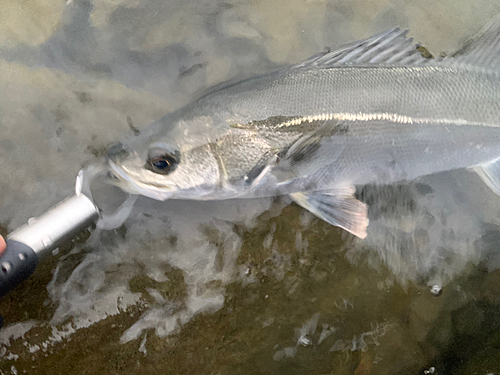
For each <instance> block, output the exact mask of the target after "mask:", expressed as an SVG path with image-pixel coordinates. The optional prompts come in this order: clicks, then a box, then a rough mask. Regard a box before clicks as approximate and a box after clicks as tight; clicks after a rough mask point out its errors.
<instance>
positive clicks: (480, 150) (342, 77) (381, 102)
mask: <svg viewBox="0 0 500 375" xmlns="http://www.w3.org/2000/svg"><path fill="white" fill-rule="evenodd" d="M406 34H407V31H402V30H399V29H392V30H389V31H387V32H384V33H381V34H378V35H375V36H373V37H371V38H368V39H364V40H361V41H357V42H354V43H351V44H348V45H344V46H342V47H340V48H338V49H335V50H333V51H329V52H324V53H320V54H318V55H315V56H313V57H311V58H310V59H308V60H306V61H304V62H302V63H300V64H296V65H293V66H291V67H288V68H285V69H281V70H278V71H275V72H272V73H270V74H266V75H261V76H257V77H253V78H250V79H246V80H242V81H239V82H229V83H226V84H222V85H218V86H216V87H214V88H213V89H211V90H210V91H209V92H207V93H206V94H204V95H203V96H201V97H200V98H198V99H197V100H195V101H194V102H192V103H191V104H189V105H187V106H186V107H184V108H181V109H179V110H177V111H175V112H172V113H170V114H168V115H167V116H165V117H164V118H162V119H161V120H159V121H157V122H156V123H153V124H152V125H150V126H149V127H147V128H146V129H144V130H143V131H142V132H141V133H140V134H139V135H138V136H136V137H131V138H129V139H127V140H125V141H123V142H121V143H120V144H119V145H117V146H115V147H113V148H112V149H111V150H110V152H109V156H108V165H109V168H110V170H111V172H112V174H113V176H114V178H115V179H116V180H117V184H119V185H120V186H121V187H122V188H123V189H124V190H126V191H128V192H130V193H132V194H139V195H144V196H147V197H151V198H154V199H158V200H166V199H193V200H221V199H234V198H253V197H266V196H277V195H289V196H290V197H291V198H292V199H293V200H294V201H295V202H296V203H297V204H299V205H300V206H302V207H304V208H305V209H307V210H309V211H310V212H312V213H313V214H315V215H317V216H318V217H320V218H321V219H323V220H325V221H327V222H328V223H330V224H333V225H336V226H339V227H341V228H344V229H345V230H347V231H349V232H351V233H352V234H354V235H356V236H358V237H361V238H364V237H366V234H367V226H368V217H367V207H366V205H365V204H364V203H363V202H361V201H359V200H357V199H356V197H355V195H354V193H355V187H356V186H360V185H365V184H390V183H394V182H397V181H403V180H413V179H416V178H418V177H420V176H424V175H428V174H432V173H437V172H442V171H448V170H453V169H458V168H473V169H474V170H475V171H476V172H477V173H478V174H479V175H480V177H481V178H482V179H483V180H484V181H485V182H486V184H487V185H488V186H489V187H490V188H491V189H492V190H493V191H494V192H495V193H497V194H499V195H500V127H499V126H500V58H499V53H500V18H499V19H497V20H496V21H495V22H493V23H492V24H491V25H490V26H489V27H488V28H486V29H485V30H484V31H483V32H482V33H481V34H479V35H478V36H477V37H475V38H473V39H472V40H470V41H469V42H468V43H466V45H465V46H464V47H462V48H461V49H459V50H458V51H457V52H456V53H454V54H453V55H451V56H449V57H446V58H441V59H428V58H424V57H423V56H422V55H421V53H420V52H419V48H418V47H419V46H418V45H415V44H414V43H413V42H412V40H411V39H410V38H407V37H406Z"/></svg>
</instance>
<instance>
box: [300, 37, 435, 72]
mask: <svg viewBox="0 0 500 375" xmlns="http://www.w3.org/2000/svg"><path fill="white" fill-rule="evenodd" d="M407 33H408V30H400V29H399V28H395V29H391V30H389V31H386V32H383V33H380V34H377V35H374V36H372V37H370V38H368V39H363V40H358V41H356V42H353V43H349V44H345V45H343V46H342V47H339V48H337V49H335V50H334V51H329V52H323V53H320V54H317V55H314V56H313V57H311V58H309V59H307V60H306V61H304V62H302V63H300V64H296V65H294V66H293V67H292V68H329V67H334V66H339V65H346V64H348V65H366V64H381V65H382V64H388V65H420V64H424V63H426V62H428V61H429V59H427V58H424V57H423V56H422V53H421V52H420V51H419V49H418V48H419V47H420V45H418V44H414V43H413V39H412V38H407V37H406V34H407Z"/></svg>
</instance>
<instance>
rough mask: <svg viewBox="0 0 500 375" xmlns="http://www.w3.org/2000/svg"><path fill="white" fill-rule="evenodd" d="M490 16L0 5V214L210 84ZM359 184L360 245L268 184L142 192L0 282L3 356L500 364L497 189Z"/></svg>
mask: <svg viewBox="0 0 500 375" xmlns="http://www.w3.org/2000/svg"><path fill="white" fill-rule="evenodd" d="M498 13H500V4H499V3H497V2H491V1H486V0H476V1H469V0H463V1H460V2H457V1H453V0H446V1H439V2H437V1H431V0H426V1H421V2H419V3H418V4H415V2H412V1H410V0H407V1H404V0H399V1H385V0H371V1H370V0H357V1H347V0H346V1H322V0H309V1H295V0H292V1H282V0H277V1H266V2H264V1H225V2H222V1H211V2H202V1H196V2H195V1H169V2H168V3H167V2H165V3H164V2H157V1H153V0H115V1H112V0H108V1H93V2H92V1H90V0H72V1H71V0H68V1H66V2H63V1H58V2H53V1H48V0H47V1H44V0H37V1H35V0H31V1H24V2H22V3H19V2H18V1H10V0H5V1H4V2H3V3H2V10H1V11H0V18H1V19H2V20H3V22H0V69H1V71H2V74H1V75H0V90H1V92H3V93H4V95H2V96H1V97H0V113H1V116H0V125H1V129H2V130H3V131H2V133H1V134H0V158H1V160H2V162H1V168H2V175H3V176H9V177H8V178H4V179H2V180H0V188H1V190H2V195H1V196H0V207H1V210H0V223H1V224H2V225H1V227H2V231H10V230H13V229H15V228H16V227H18V226H19V225H21V224H23V223H24V222H25V221H26V220H27V219H28V218H29V217H31V216H34V215H38V214H40V213H42V212H44V211H45V210H46V209H47V208H48V207H50V206H51V205H53V204H55V203H56V202H58V201H59V200H61V199H63V198H64V197H66V196H68V195H70V194H71V193H72V190H73V184H74V179H75V176H76V173H77V172H78V170H79V169H80V168H81V167H82V166H85V165H88V164H91V163H94V162H97V161H98V160H99V159H98V157H99V156H100V155H101V153H102V152H103V150H104V148H105V146H106V145H107V144H108V143H110V142H113V141H116V140H118V139H120V138H121V137H123V136H125V135H129V134H132V132H133V128H141V127H143V126H146V125H148V124H149V123H151V122H152V121H154V120H156V119H158V118H160V117H162V116H163V115H164V114H166V113H168V112H169V111H170V110H172V109H175V108H177V107H179V106H180V105H182V104H185V103H187V102H188V101H189V100H190V98H191V97H192V96H193V95H194V94H195V93H197V92H199V90H202V89H204V88H206V87H207V86H209V85H211V84H214V83H218V82H220V81H223V80H225V79H229V78H233V77H246V76H251V75H253V74H257V73H262V72H266V71H269V70H271V69H273V68H275V67H277V66H280V65H282V64H286V63H292V62H298V61H301V60H302V59H305V58H307V57H309V56H310V55H312V54H314V53H316V52H318V51H322V50H323V49H324V48H325V47H327V46H335V45H339V44H342V43H345V42H348V41H352V40H355V39H359V38H364V37H367V36H370V35H371V34H374V33H376V32H380V31H383V30H386V29H388V28H391V27H395V26H399V27H403V28H410V29H411V35H412V36H413V37H414V38H415V39H416V41H418V42H421V43H423V44H424V46H425V47H427V48H428V49H429V50H430V51H431V52H432V53H433V54H435V55H437V54H440V53H441V52H445V53H450V52H453V51H454V50H455V49H456V48H458V46H460V44H461V43H462V42H463V41H464V40H465V39H466V38H467V37H470V36H472V35H473V34H474V33H475V32H477V31H478V30H479V29H480V28H481V27H482V26H483V25H484V24H485V23H487V22H488V21H489V20H490V19H492V18H493V17H494V16H495V15H496V14H498ZM358 193H359V195H360V197H361V198H362V199H363V200H365V201H366V202H367V203H369V204H370V220H371V221H370V227H369V234H368V237H367V239H366V240H365V241H358V240H356V239H354V238H353V237H352V236H350V235H347V234H346V233H344V232H343V231H342V230H340V229H338V228H334V227H331V226H329V225H328V224H326V223H323V222H322V221H320V220H318V219H316V218H314V217H313V216H311V215H310V214H309V213H307V212H304V211H303V210H301V209H300V208H299V207H297V206H296V205H290V202H289V201H287V200H286V199H276V200H269V199H262V200H248V201H241V202H238V201H227V202H217V203H216V204H214V203H210V202H203V203H197V202H180V201H171V202H165V203H161V204H158V203H157V202H151V201H149V200H147V199H141V200H140V201H139V202H138V203H137V205H136V208H135V210H134V213H133V214H132V216H131V217H130V219H129V220H128V221H127V222H126V223H125V225H124V226H123V227H121V228H120V229H118V230H114V231H99V230H95V229H92V230H90V231H89V232H87V233H84V234H82V235H81V236H80V237H79V238H78V239H76V240H75V241H73V242H72V243H68V244H65V246H64V249H61V252H60V255H58V256H57V257H55V258H53V259H51V260H49V261H47V262H46V263H43V264H41V265H40V266H39V268H38V269H37V272H36V273H35V274H34V275H33V276H32V277H31V278H30V279H29V280H28V281H26V282H25V283H23V284H22V285H21V286H20V287H19V288H17V289H16V290H15V291H14V292H12V293H10V294H9V295H8V296H6V297H3V298H2V300H1V301H0V313H1V314H2V315H3V316H4V318H5V320H6V327H5V328H4V329H3V330H2V331H0V371H1V372H2V373H5V374H8V373H13V374H16V373H29V374H45V373H53V374H66V373H68V372H69V371H71V372H72V373H76V374H79V373H90V374H93V373H104V374H114V373H144V374H147V373H153V372H155V373H167V374H170V373H171V374H186V373H214V374H215V373H216V374H235V373H236V374H239V373H241V374H247V373H273V374H276V373H278V374H281V373H283V374H285V373H286V374H289V373H290V374H303V373H318V374H356V375H360V374H422V373H439V374H471V373H477V374H488V373H500V350H499V342H500V341H499V338H500V315H499V313H498V311H500V310H499V305H500V289H499V285H500V272H499V271H498V268H499V265H500V257H499V253H498V243H500V231H499V226H498V224H499V215H498V212H499V209H500V200H499V199H498V197H496V196H495V195H494V194H493V193H491V192H490V191H489V190H488V189H487V188H486V187H485V186H484V184H483V183H482V182H481V181H480V180H479V179H478V178H477V177H476V176H475V175H474V174H472V173H470V172H468V171H455V172H453V173H444V174H440V175H436V176H429V177H426V178H423V179H421V180H419V181H418V182H416V183H413V184H407V185H399V186H392V187H386V188H376V187H370V186H368V187H365V188H363V189H362V190H360V191H359V192H358ZM432 287H435V289H437V290H438V291H439V292H436V293H432V292H431V288H432Z"/></svg>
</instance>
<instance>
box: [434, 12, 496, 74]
mask: <svg viewBox="0 0 500 375" xmlns="http://www.w3.org/2000/svg"><path fill="white" fill-rule="evenodd" d="M499 55H500V17H497V18H496V19H495V20H494V21H493V22H491V23H490V24H489V25H488V26H486V27H485V28H484V29H483V30H482V31H481V32H479V33H478V34H477V35H476V36H475V37H473V38H471V39H469V40H468V41H467V42H466V43H464V45H463V46H462V47H461V48H460V49H459V50H457V51H456V52H455V53H453V54H451V55H450V56H449V57H448V58H445V59H444V60H443V61H450V62H451V61H453V62H456V63H463V64H468V65H474V66H480V67H483V68H487V69H492V70H500V59H499Z"/></svg>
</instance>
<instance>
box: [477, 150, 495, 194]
mask: <svg viewBox="0 0 500 375" xmlns="http://www.w3.org/2000/svg"><path fill="white" fill-rule="evenodd" d="M471 169H472V170H473V171H474V172H476V173H477V174H478V175H479V177H481V179H482V180H483V182H484V183H485V184H486V185H487V186H488V187H489V188H490V189H491V190H492V191H493V192H494V193H495V194H497V195H500V158H499V159H495V160H492V161H490V162H488V163H484V164H479V165H476V166H474V167H472V168H471Z"/></svg>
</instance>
